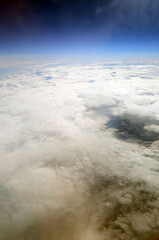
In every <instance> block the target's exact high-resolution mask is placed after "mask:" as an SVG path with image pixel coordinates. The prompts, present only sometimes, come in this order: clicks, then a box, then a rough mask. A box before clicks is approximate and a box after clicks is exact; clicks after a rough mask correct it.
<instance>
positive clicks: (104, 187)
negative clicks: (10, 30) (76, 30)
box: [0, 59, 159, 240]
mask: <svg viewBox="0 0 159 240" xmlns="http://www.w3.org/2000/svg"><path fill="white" fill-rule="evenodd" d="M158 64H159V63H158V61H157V60H151V59H149V60H140V61H139V60H134V61H129V60H128V59H126V61H125V60H111V59H107V60H105V61H103V62H98V63H85V64H82V63H81V64H63V63H59V62H58V63H56V62H52V61H50V62H38V63H35V62H34V64H32V63H28V64H24V65H23V66H19V65H18V66H19V67H17V66H16V67H15V66H12V67H11V66H7V65H6V66H3V74H1V79H0V84H1V85H0V89H1V96H0V97H1V101H0V109H1V110H0V114H1V118H0V132H1V144H0V152H1V159H0V183H1V184H0V239H1V240H10V239H13V238H14V239H17V240H36V239H38V240H45V239H47V240H52V239H54V240H56V239H58V240H64V239H69V240H86V239H87V240H89V239H90V240H98V239H99V240H101V239H105V240H107V239H112V240H116V239H121V240H123V239H126V240H129V239H131V240H138V239H143V240H148V239H158V237H159V231H158V229H159V221H158V214H159V188H158V186H159V141H158V133H159V109H158V99H159V90H158V71H159V70H158ZM140 130H141V131H140ZM154 136H155V137H154ZM145 139H146V140H145Z"/></svg>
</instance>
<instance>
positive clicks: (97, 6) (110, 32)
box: [0, 0, 159, 55]
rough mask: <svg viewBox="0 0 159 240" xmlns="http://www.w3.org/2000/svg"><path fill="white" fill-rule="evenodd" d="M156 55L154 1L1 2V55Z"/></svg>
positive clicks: (157, 10) (158, 27)
mask: <svg viewBox="0 0 159 240" xmlns="http://www.w3.org/2000/svg"><path fill="white" fill-rule="evenodd" d="M26 53H28V54H32V53H33V54H35V53H45V54H48V53H51V54H86V55H87V54H95V55H96V54H99V55H100V54H101V55H104V54H105V55H107V54H124V55H125V54H158V53H159V1H158V0H98V1H97V0H87V1H84V0H1V1H0V54H26Z"/></svg>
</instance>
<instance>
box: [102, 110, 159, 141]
mask: <svg viewBox="0 0 159 240" xmlns="http://www.w3.org/2000/svg"><path fill="white" fill-rule="evenodd" d="M152 124H154V125H157V126H158V125H159V121H158V120H156V119H152V118H150V117H141V116H138V115H131V114H130V115H129V114H123V115H119V116H112V118H111V119H110V120H109V121H108V123H107V124H106V127H107V128H114V129H116V132H115V133H116V136H117V137H118V138H120V139H122V140H127V139H135V140H136V141H137V142H139V143H145V144H148V143H150V144H151V143H152V142H154V141H157V140H159V133H158V132H155V130H152V129H147V128H145V127H146V126H150V125H152Z"/></svg>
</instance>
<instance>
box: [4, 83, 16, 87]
mask: <svg viewBox="0 0 159 240" xmlns="http://www.w3.org/2000/svg"><path fill="white" fill-rule="evenodd" d="M7 87H12V88H18V86H17V85H16V84H12V83H8V84H7Z"/></svg>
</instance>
